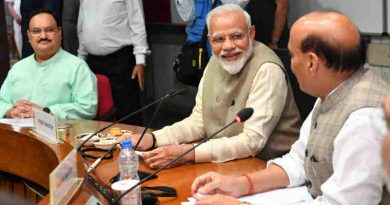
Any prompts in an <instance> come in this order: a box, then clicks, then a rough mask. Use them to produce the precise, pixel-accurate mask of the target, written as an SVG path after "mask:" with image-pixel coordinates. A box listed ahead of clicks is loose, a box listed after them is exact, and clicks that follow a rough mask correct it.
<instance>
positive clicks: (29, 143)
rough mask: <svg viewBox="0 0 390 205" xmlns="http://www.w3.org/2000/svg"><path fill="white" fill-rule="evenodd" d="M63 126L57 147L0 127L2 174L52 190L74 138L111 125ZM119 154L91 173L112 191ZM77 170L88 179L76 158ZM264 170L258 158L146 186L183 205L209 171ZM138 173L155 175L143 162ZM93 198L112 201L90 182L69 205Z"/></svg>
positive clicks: (193, 167)
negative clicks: (169, 191)
mask: <svg viewBox="0 0 390 205" xmlns="http://www.w3.org/2000/svg"><path fill="white" fill-rule="evenodd" d="M62 123H68V124H69V125H70V126H71V127H70V129H69V134H68V135H67V136H65V137H64V139H62V140H63V143H58V144H51V143H49V142H47V141H45V140H42V139H41V138H39V137H37V136H35V135H33V134H31V132H30V130H31V128H26V127H19V126H15V125H8V124H1V123H0V136H1V137H0V171H3V172H7V173H11V174H14V175H17V176H20V177H22V178H24V179H27V180H29V181H31V182H33V183H36V184H38V185H40V186H41V187H43V188H45V189H46V190H49V174H50V173H51V172H52V171H53V169H54V168H55V167H56V166H57V165H58V164H59V163H60V162H61V160H63V159H64V158H65V157H66V156H67V154H68V153H69V152H70V151H71V150H72V149H74V147H76V146H77V145H78V142H77V140H75V136H76V135H79V134H82V133H91V132H95V131H97V130H98V129H100V128H102V127H104V126H106V125H108V122H100V121H91V120H68V121H66V122H62ZM115 127H120V128H121V129H123V130H130V131H132V132H134V133H141V132H142V130H143V128H142V127H138V126H132V125H125V124H118V125H115ZM118 153H119V149H116V150H115V151H114V154H113V158H111V159H107V160H103V161H102V163H101V164H100V165H99V166H98V167H97V168H96V169H95V170H94V171H92V172H91V173H90V174H91V176H92V177H93V178H94V179H95V180H96V181H97V182H98V183H99V184H101V185H103V186H105V187H106V188H109V187H110V185H111V184H110V182H109V181H110V179H111V178H112V177H113V176H114V175H115V174H116V173H118V171H119V168H118V165H117V162H116V156H117V155H118ZM79 156H80V155H79ZM88 162H89V163H90V164H92V163H93V160H88ZM77 166H78V168H79V172H78V175H79V177H85V176H86V175H85V173H86V171H85V168H84V165H83V160H82V159H81V157H77ZM264 167H265V162H264V161H262V160H259V159H256V158H247V159H240V160H234V161H230V162H225V163H199V164H186V165H182V166H178V167H173V168H169V169H166V170H163V171H161V172H160V173H158V174H157V176H158V177H157V178H156V179H152V180H148V181H146V182H145V183H144V184H143V185H145V186H169V187H173V188H175V189H176V190H177V193H178V195H177V197H170V198H169V197H167V198H165V197H159V201H160V203H159V204H162V205H164V204H180V202H183V201H188V198H189V197H191V184H192V181H193V180H194V179H195V178H196V177H197V176H200V175H202V174H204V173H206V172H208V171H215V172H218V173H222V174H227V175H236V176H238V175H240V174H242V173H250V172H253V171H256V170H261V169H264ZM139 169H140V170H142V171H146V172H148V173H152V172H153V171H154V170H152V169H150V168H148V167H147V165H146V164H145V163H144V162H143V160H142V159H140V167H139ZM92 196H93V197H95V198H96V199H98V200H99V201H100V202H102V203H103V204H109V201H108V200H107V199H105V198H104V196H103V195H101V194H100V193H99V192H98V191H97V189H96V188H95V187H94V186H92V185H91V184H90V183H88V182H87V180H84V182H83V184H82V185H81V188H80V189H79V190H78V191H77V192H76V194H75V195H74V196H73V197H72V199H71V201H70V202H69V204H85V203H86V202H87V201H88V200H89V199H90V198H91V197H92ZM49 203H50V196H49V194H48V195H47V196H45V197H44V198H43V200H41V201H40V202H39V203H38V204H49Z"/></svg>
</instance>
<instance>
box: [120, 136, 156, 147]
mask: <svg viewBox="0 0 390 205" xmlns="http://www.w3.org/2000/svg"><path fill="white" fill-rule="evenodd" d="M140 137H141V135H140V134H135V135H134V134H129V133H125V134H123V135H122V136H121V137H119V138H118V139H117V140H118V141H119V142H122V141H123V140H131V143H133V146H135V145H136V144H137V142H138V141H139V138H140ZM152 145H153V137H152V134H150V133H146V134H145V135H144V137H143V138H142V140H141V142H140V143H139V145H138V147H137V150H141V151H144V150H149V149H151V148H152Z"/></svg>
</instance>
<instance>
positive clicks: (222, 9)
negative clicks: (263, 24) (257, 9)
mask: <svg viewBox="0 0 390 205" xmlns="http://www.w3.org/2000/svg"><path fill="white" fill-rule="evenodd" d="M215 1H216V0H215ZM230 12H238V13H241V14H242V15H244V17H245V22H246V26H247V27H248V28H249V27H250V26H251V25H252V22H251V17H250V16H249V14H248V13H247V12H246V11H245V10H244V9H242V8H241V7H240V6H238V5H236V4H224V5H221V6H217V7H216V8H214V9H213V10H211V11H210V12H209V13H208V14H207V18H206V23H207V29H208V31H209V32H208V33H209V34H210V20H211V18H212V17H214V16H218V15H222V14H226V13H230Z"/></svg>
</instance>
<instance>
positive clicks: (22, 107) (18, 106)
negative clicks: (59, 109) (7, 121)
mask: <svg viewBox="0 0 390 205" xmlns="http://www.w3.org/2000/svg"><path fill="white" fill-rule="evenodd" d="M33 108H35V109H38V110H43V107H42V106H39V105H37V104H34V103H32V102H30V101H28V100H24V99H22V100H18V101H16V102H15V104H14V105H13V106H12V108H11V109H9V110H8V111H7V113H6V117H9V118H31V117H34V112H33V111H32V109H33Z"/></svg>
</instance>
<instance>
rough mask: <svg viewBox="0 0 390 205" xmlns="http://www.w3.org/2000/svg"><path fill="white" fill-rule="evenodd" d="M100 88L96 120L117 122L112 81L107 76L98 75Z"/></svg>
mask: <svg viewBox="0 0 390 205" xmlns="http://www.w3.org/2000/svg"><path fill="white" fill-rule="evenodd" d="M96 79H97V87H98V110H97V114H96V117H95V118H94V120H99V121H111V122H113V121H115V113H116V108H115V107H114V99H113V97H112V93H111V84H110V79H108V77H107V76H105V75H100V74H96Z"/></svg>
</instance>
